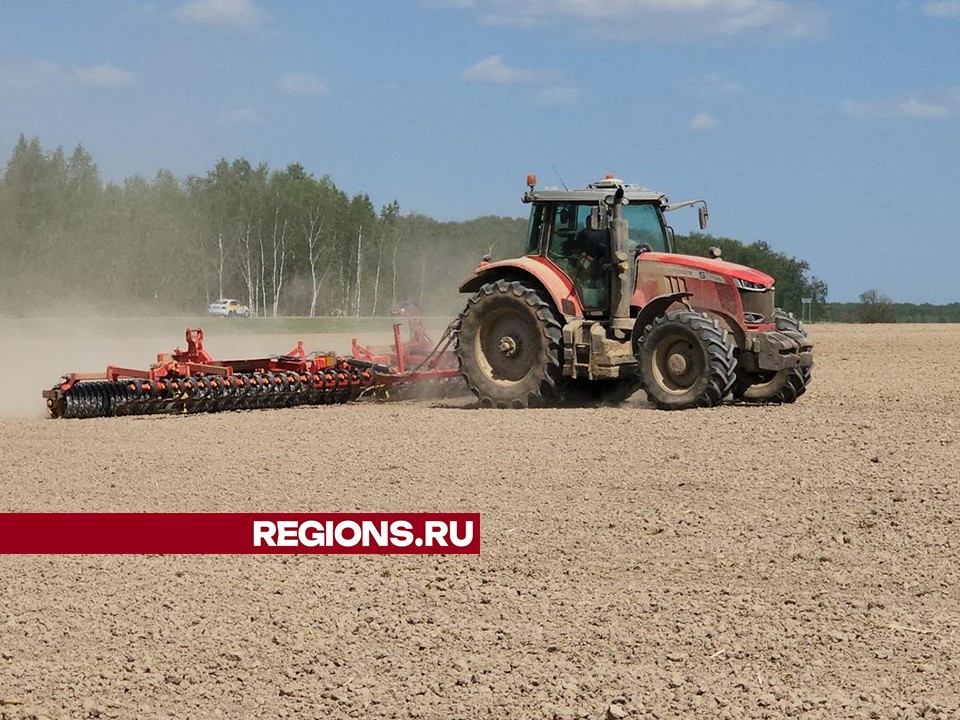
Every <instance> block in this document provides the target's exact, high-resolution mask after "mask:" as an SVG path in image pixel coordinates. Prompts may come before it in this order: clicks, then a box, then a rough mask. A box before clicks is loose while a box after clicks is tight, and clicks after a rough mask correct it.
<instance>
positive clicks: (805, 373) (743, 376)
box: [733, 308, 811, 403]
mask: <svg viewBox="0 0 960 720" xmlns="http://www.w3.org/2000/svg"><path fill="white" fill-rule="evenodd" d="M773 320H774V322H775V323H776V325H777V330H779V331H780V332H785V333H788V334H790V335H793V336H794V337H796V339H798V340H800V341H801V342H806V341H807V333H806V331H805V330H804V329H803V323H801V322H800V321H799V320H797V319H796V318H795V317H794V316H793V314H792V313H788V312H785V311H783V310H781V309H780V308H777V309H776V310H774V311H773ZM810 379H811V374H810V368H808V367H794V368H787V369H785V370H777V371H771V372H765V373H745V372H738V373H737V379H736V381H735V382H734V384H733V397H734V399H735V400H742V401H743V402H749V403H792V402H793V401H795V400H796V399H797V398H798V397H800V396H801V395H803V394H804V393H805V392H806V391H807V385H809V384H810Z"/></svg>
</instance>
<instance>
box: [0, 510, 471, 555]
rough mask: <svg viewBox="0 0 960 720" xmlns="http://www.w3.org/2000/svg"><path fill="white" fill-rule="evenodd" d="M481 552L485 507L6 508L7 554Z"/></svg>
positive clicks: (3, 538)
mask: <svg viewBox="0 0 960 720" xmlns="http://www.w3.org/2000/svg"><path fill="white" fill-rule="evenodd" d="M27 553H29V554H34V553H36V554H63V555H67V554H90V555H116V554H119V555H138V554H160V555H167V554H170V555H173V554H188V555H207V554H227V555H238V554H290V553H312V554H320V555H339V554H371V555H372V554H402V555H446V554H469V555H477V554H479V553H480V513H2V514H0V554H27Z"/></svg>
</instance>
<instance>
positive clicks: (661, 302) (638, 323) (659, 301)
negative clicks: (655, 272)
mask: <svg viewBox="0 0 960 720" xmlns="http://www.w3.org/2000/svg"><path fill="white" fill-rule="evenodd" d="M692 295H693V293H688V292H682V293H673V294H672V295H657V297H655V298H653V300H651V301H650V302H648V303H647V304H646V305H644V306H643V308H642V309H641V310H640V312H639V313H638V314H637V319H636V320H635V321H634V323H633V332H632V333H631V335H630V346H631V347H632V348H633V349H634V350H636V349H637V348H638V347H640V340H641V338H643V333H644V331H645V330H646V329H647V325H649V324H650V323H652V322H653V321H654V320H656V319H657V318H658V317H660V316H661V315H663V314H664V313H665V312H666V311H667V308H668V307H670V306H671V305H673V304H674V303H676V302H681V301H682V300H685V299H686V298H688V297H691V296H692Z"/></svg>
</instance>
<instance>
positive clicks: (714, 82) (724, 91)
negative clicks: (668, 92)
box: [692, 73, 743, 98]
mask: <svg viewBox="0 0 960 720" xmlns="http://www.w3.org/2000/svg"><path fill="white" fill-rule="evenodd" d="M692 88H693V92H694V94H696V95H698V96H699V97H705V98H712V97H720V96H723V95H735V94H737V93H738V92H740V91H741V90H743V83H742V82H740V81H739V80H730V79H729V78H725V77H723V76H722V75H718V74H716V73H711V74H709V75H702V76H700V77H698V78H696V79H695V80H694V81H693V84H692Z"/></svg>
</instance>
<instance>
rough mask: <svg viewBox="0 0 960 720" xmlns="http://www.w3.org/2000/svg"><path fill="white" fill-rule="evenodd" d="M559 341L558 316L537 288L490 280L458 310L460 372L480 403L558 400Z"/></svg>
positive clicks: (527, 403) (502, 404)
mask: <svg viewBox="0 0 960 720" xmlns="http://www.w3.org/2000/svg"><path fill="white" fill-rule="evenodd" d="M562 342H563V334H562V331H561V327H560V322H559V320H558V319H557V315H556V313H555V312H554V310H553V308H551V307H550V305H549V304H548V303H547V302H546V301H545V300H544V299H543V298H542V297H540V295H539V294H538V293H537V291H536V290H534V289H533V288H531V287H529V286H527V285H525V284H524V283H522V282H520V281H516V280H514V281H512V282H511V281H507V280H498V281H497V282H494V283H488V284H486V285H484V286H483V287H481V288H480V290H478V291H477V292H476V293H475V294H474V295H473V297H471V298H470V299H469V300H468V301H467V306H466V308H464V310H463V312H462V313H460V320H459V332H458V337H457V359H458V360H459V363H460V374H461V375H463V378H464V380H465V381H466V383H467V386H468V387H469V388H470V390H471V391H473V393H474V394H475V395H476V396H477V398H479V400H480V405H481V406H482V407H497V408H511V407H515V408H524V407H542V406H544V405H548V404H550V403H551V402H553V401H554V400H555V399H556V398H557V385H558V383H559V382H560V375H561V366H560V353H561V345H562Z"/></svg>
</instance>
